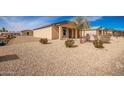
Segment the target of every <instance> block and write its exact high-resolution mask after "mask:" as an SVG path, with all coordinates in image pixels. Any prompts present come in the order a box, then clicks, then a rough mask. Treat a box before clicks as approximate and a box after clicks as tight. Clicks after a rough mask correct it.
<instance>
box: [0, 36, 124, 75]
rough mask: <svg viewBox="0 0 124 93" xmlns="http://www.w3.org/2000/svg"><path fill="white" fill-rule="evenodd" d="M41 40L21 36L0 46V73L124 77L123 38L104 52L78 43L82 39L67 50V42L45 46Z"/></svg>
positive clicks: (53, 41)
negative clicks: (65, 43)
mask: <svg viewBox="0 0 124 93" xmlns="http://www.w3.org/2000/svg"><path fill="white" fill-rule="evenodd" d="M22 38H23V39H22ZM38 40H39V39H36V38H33V37H21V36H20V37H17V38H16V39H15V40H13V41H11V42H10V43H9V44H8V45H7V46H3V47H0V58H1V60H0V74H1V75H6V74H7V75H19V76H20V75H21V76H23V75H26V76H27V75H31V76H32V75H52V76H53V75H66V76H70V75H72V76H77V75H124V73H123V72H124V62H123V60H124V57H123V55H124V38H118V39H112V40H111V44H104V47H105V48H104V49H96V48H94V46H93V44H92V43H84V44H79V40H76V45H78V47H75V48H66V47H65V45H64V40H52V41H50V42H51V44H45V45H43V44H40V43H39V41H38ZM6 55H9V57H10V59H8V60H5V59H2V58H4V57H5V58H9V57H8V56H7V57H6ZM11 56H13V59H11ZM14 58H15V59H14Z"/></svg>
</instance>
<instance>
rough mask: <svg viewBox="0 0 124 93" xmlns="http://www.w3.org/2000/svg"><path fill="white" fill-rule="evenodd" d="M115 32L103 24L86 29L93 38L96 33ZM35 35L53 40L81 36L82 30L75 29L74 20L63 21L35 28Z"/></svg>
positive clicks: (86, 32)
mask: <svg viewBox="0 0 124 93" xmlns="http://www.w3.org/2000/svg"><path fill="white" fill-rule="evenodd" d="M113 33H114V30H111V29H106V28H103V27H101V26H97V27H91V28H89V29H87V30H86V31H85V35H86V34H89V35H90V37H91V40H93V39H94V35H107V34H111V35H113ZM82 34H83V33H82ZM33 36H34V37H38V38H48V39H51V40H54V39H65V38H79V37H80V31H78V30H76V29H75V26H74V22H72V21H63V22H58V23H53V24H50V25H47V26H43V27H40V28H36V29H33Z"/></svg>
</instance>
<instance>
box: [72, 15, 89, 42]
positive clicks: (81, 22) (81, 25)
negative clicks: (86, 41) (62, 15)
mask: <svg viewBox="0 0 124 93" xmlns="http://www.w3.org/2000/svg"><path fill="white" fill-rule="evenodd" d="M74 22H75V26H74V27H75V28H76V30H78V31H80V43H83V40H82V31H84V33H83V37H84V36H85V31H86V30H87V29H88V28H89V23H88V20H87V18H86V17H82V16H77V17H76V18H75V20H74Z"/></svg>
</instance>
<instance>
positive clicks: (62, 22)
mask: <svg viewBox="0 0 124 93" xmlns="http://www.w3.org/2000/svg"><path fill="white" fill-rule="evenodd" d="M68 22H71V21H61V22H56V23H52V24H49V25H46V26H42V27H39V28H36V29H33V30H37V29H41V28H46V27H49V26H52V25H57V24H58V25H59V24H64V23H68Z"/></svg>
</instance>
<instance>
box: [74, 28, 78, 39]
mask: <svg viewBox="0 0 124 93" xmlns="http://www.w3.org/2000/svg"><path fill="white" fill-rule="evenodd" d="M77 38H78V31H77V29H76V30H75V39H77Z"/></svg>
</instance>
